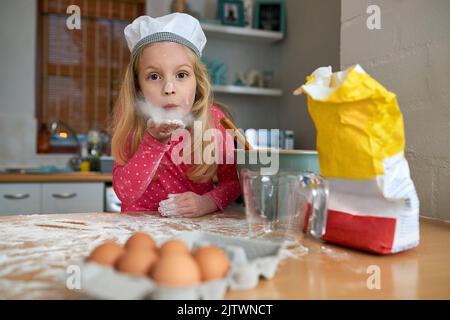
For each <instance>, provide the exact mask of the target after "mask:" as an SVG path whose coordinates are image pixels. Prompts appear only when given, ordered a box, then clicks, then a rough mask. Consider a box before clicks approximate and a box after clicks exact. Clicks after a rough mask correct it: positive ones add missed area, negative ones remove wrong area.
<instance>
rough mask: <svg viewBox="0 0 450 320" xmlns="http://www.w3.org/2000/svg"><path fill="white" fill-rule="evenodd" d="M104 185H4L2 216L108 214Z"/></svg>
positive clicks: (1, 190)
mask: <svg viewBox="0 0 450 320" xmlns="http://www.w3.org/2000/svg"><path fill="white" fill-rule="evenodd" d="M104 190H105V184H104V183H103V182H84V183H83V182H61V183H53V182H43V183H2V184H0V215H14V214H41V213H57V212H58V213H79V212H103V211H104Z"/></svg>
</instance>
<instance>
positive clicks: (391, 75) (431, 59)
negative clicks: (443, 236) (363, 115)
mask: <svg viewBox="0 0 450 320" xmlns="http://www.w3.org/2000/svg"><path fill="white" fill-rule="evenodd" d="M369 4H375V5H378V6H379V7H380V9H381V27H382V28H381V30H369V29H368V28H367V27H366V19H367V17H368V15H367V14H366V8H367V6H368V5H369ZM355 63H360V64H361V65H362V66H363V68H364V69H365V70H366V71H367V72H369V74H371V75H372V76H373V77H374V78H375V79H377V80H378V81H379V82H380V83H381V84H383V85H384V86H385V87H386V88H387V89H389V90H390V91H392V92H394V93H396V94H397V97H398V101H399V104H400V109H401V111H402V113H403V116H404V123H405V133H406V157H407V159H408V161H409V164H410V167H411V173H412V177H413V180H414V182H415V185H416V188H417V190H418V193H419V199H420V204H421V214H422V215H427V216H432V217H436V218H442V219H447V220H449V219H450V91H449V88H450V1H448V0H408V1H392V0H370V1H367V0H342V28H341V65H342V68H345V67H348V66H350V65H352V64H355Z"/></svg>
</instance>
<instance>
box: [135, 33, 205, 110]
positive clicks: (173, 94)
mask: <svg viewBox="0 0 450 320" xmlns="http://www.w3.org/2000/svg"><path fill="white" fill-rule="evenodd" d="M187 50H190V49H189V48H187V47H185V46H183V45H181V44H178V43H175V42H168V41H166V42H157V43H152V44H151V45H149V46H147V47H146V48H145V49H144V50H143V51H142V54H141V58H140V62H139V75H138V78H139V86H140V89H141V92H142V94H143V95H144V97H145V99H146V100H147V102H149V103H151V104H152V105H154V106H155V107H158V108H163V109H165V110H166V111H171V112H176V113H177V114H180V115H183V116H184V115H186V114H188V113H189V112H190V110H191V108H192V105H193V104H194V100H195V92H196V87H197V81H196V78H195V74H194V66H193V63H192V61H191V58H190V57H189V55H188V52H187Z"/></svg>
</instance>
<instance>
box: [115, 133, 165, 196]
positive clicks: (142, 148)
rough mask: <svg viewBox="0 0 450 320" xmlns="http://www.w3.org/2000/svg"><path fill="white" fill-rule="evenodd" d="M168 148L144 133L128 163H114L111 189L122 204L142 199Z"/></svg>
mask: <svg viewBox="0 0 450 320" xmlns="http://www.w3.org/2000/svg"><path fill="white" fill-rule="evenodd" d="M169 147H170V146H169V145H167V144H164V143H162V142H160V141H158V140H157V139H155V138H154V137H153V136H152V135H150V134H149V133H148V132H145V134H144V138H143V140H142V142H141V144H140V145H139V147H138V149H137V150H136V152H135V154H134V155H133V156H132V157H131V158H130V159H129V161H128V162H127V163H126V164H125V165H123V166H121V165H119V164H117V163H114V168H113V179H112V183H113V188H114V191H115V193H116V194H117V197H118V198H119V199H120V200H121V201H122V202H123V203H126V204H129V203H132V202H134V201H136V200H138V199H139V198H140V197H142V195H143V194H144V192H145V191H146V190H147V187H148V186H149V184H150V182H151V181H152V179H153V177H154V176H155V173H156V170H157V169H158V166H159V163H160V162H161V159H162V157H163V156H164V153H165V152H166V151H167V150H168V149H169Z"/></svg>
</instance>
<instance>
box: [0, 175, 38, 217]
mask: <svg viewBox="0 0 450 320" xmlns="http://www.w3.org/2000/svg"><path fill="white" fill-rule="evenodd" d="M40 210H41V185H40V184H39V183H5V184H0V215H7V214H32V213H39V212H40Z"/></svg>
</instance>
